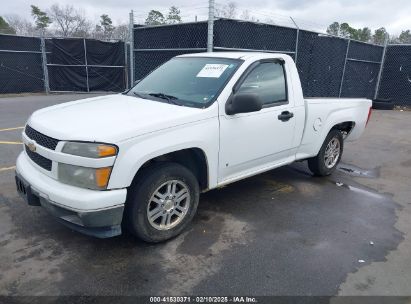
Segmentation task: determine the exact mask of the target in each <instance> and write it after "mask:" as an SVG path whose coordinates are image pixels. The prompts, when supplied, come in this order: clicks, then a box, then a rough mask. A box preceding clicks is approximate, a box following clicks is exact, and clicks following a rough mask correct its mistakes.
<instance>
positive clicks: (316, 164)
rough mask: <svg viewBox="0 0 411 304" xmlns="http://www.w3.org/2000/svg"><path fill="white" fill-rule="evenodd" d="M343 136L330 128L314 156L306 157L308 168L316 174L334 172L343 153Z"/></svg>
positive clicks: (325, 174)
mask: <svg viewBox="0 0 411 304" xmlns="http://www.w3.org/2000/svg"><path fill="white" fill-rule="evenodd" d="M343 145H344V141H343V137H342V134H341V132H340V131H339V130H331V131H330V133H328V135H327V137H326V138H325V141H324V143H323V145H322V147H321V149H320V152H318V154H317V156H316V157H313V158H310V159H308V168H309V169H310V171H311V172H312V173H314V174H315V175H317V176H327V175H330V174H331V173H333V172H334V170H335V169H336V168H337V165H338V163H339V162H340V160H341V156H342V153H343Z"/></svg>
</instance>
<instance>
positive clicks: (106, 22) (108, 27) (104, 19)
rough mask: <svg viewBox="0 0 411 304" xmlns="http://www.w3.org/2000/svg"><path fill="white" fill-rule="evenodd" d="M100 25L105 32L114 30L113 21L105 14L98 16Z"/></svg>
mask: <svg viewBox="0 0 411 304" xmlns="http://www.w3.org/2000/svg"><path fill="white" fill-rule="evenodd" d="M100 26H101V28H102V30H103V31H104V32H105V33H111V32H112V31H113V30H114V26H113V21H111V18H110V17H109V16H108V15H106V14H103V15H101V16H100Z"/></svg>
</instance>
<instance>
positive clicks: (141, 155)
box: [108, 117, 219, 189]
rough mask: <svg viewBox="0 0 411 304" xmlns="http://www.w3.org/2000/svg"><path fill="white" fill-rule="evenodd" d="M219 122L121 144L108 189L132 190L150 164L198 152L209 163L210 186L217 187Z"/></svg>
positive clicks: (147, 136) (184, 128)
mask: <svg viewBox="0 0 411 304" xmlns="http://www.w3.org/2000/svg"><path fill="white" fill-rule="evenodd" d="M218 130H219V129H218V118H217V117H215V118H210V119H206V120H203V121H199V122H195V123H190V124H185V125H182V126H178V127H173V128H170V129H166V130H161V131H157V132H153V133H149V134H145V135H142V136H138V137H136V138H133V139H130V140H127V141H125V142H122V143H120V144H119V155H118V156H117V159H116V162H115V164H114V167H113V171H112V173H111V176H110V182H109V185H108V188H109V189H118V188H126V187H129V186H130V184H131V182H132V181H133V179H134V177H135V175H136V174H137V172H138V171H139V170H140V168H141V167H142V166H143V165H144V164H145V163H146V162H147V161H149V160H151V159H153V158H156V157H158V156H161V155H165V154H168V153H171V152H175V151H179V150H183V149H189V148H198V149H201V150H202V151H203V152H204V154H205V156H206V159H207V165H208V168H207V169H208V185H209V188H213V187H215V186H216V184H217V172H218V138H219V136H218V134H219V133H218Z"/></svg>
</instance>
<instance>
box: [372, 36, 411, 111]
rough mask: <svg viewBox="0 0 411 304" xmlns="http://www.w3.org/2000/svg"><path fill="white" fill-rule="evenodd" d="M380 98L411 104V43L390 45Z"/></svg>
mask: <svg viewBox="0 0 411 304" xmlns="http://www.w3.org/2000/svg"><path fill="white" fill-rule="evenodd" d="M378 98H379V99H388V100H392V101H393V102H394V104H395V105H400V106H411V44H402V45H388V47H387V52H386V55H385V60H384V65H383V69H382V77H381V83H380V87H379V90H378Z"/></svg>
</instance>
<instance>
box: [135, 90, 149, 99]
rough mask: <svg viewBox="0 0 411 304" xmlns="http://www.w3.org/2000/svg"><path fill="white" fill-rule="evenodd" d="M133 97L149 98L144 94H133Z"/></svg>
mask: <svg viewBox="0 0 411 304" xmlns="http://www.w3.org/2000/svg"><path fill="white" fill-rule="evenodd" d="M133 95H134V96H136V97H138V98H142V99H147V97H146V96H144V94H141V93H137V92H133Z"/></svg>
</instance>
